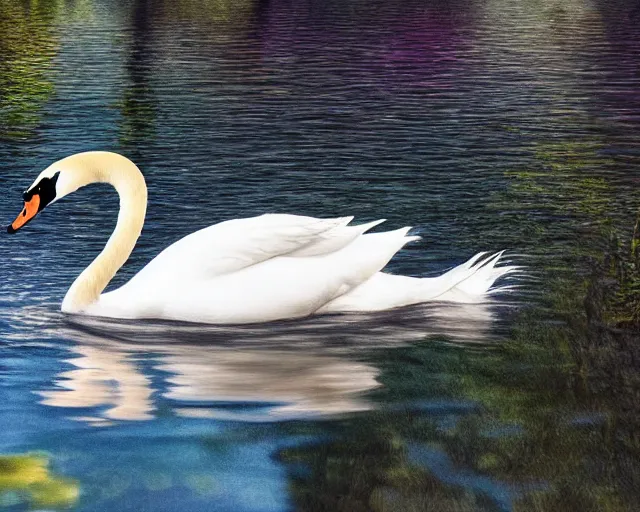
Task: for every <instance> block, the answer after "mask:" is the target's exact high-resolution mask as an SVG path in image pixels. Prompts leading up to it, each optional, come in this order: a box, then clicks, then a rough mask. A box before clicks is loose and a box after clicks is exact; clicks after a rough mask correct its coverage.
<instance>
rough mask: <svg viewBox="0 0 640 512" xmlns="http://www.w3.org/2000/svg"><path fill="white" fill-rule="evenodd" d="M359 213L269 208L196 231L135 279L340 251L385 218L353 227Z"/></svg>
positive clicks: (200, 274)
mask: <svg viewBox="0 0 640 512" xmlns="http://www.w3.org/2000/svg"><path fill="white" fill-rule="evenodd" d="M352 219H353V217H340V218H333V219H317V218H314V217H304V216H299V215H286V214H266V215H261V216H260V217H252V218H247V219H234V220H229V221H226V222H221V223H220V224H215V225H213V226H210V227H208V228H205V229H201V230H200V231H196V232H195V233H192V234H190V235H188V236H186V237H184V238H182V239H181V240H178V241H177V242H176V243H174V244H173V245H171V246H169V247H168V248H166V249H165V250H164V251H162V252H161V253H160V254H159V255H158V256H157V257H156V258H154V259H153V260H152V261H151V262H150V263H149V264H148V265H147V266H146V267H145V268H143V269H142V270H141V271H140V272H139V273H138V274H137V275H136V276H135V277H134V278H133V279H132V280H131V281H130V284H132V285H133V284H142V285H144V286H147V287H148V286H150V285H153V286H154V287H156V286H157V285H159V284H162V283H172V282H175V281H176V280H180V281H184V280H198V281H200V280H203V279H209V278H212V277H216V276H220V275H223V274H227V273H230V272H236V271H238V270H240V269H243V268H246V267H249V266H251V265H255V264H257V263H261V262H263V261H266V260H269V259H271V258H275V257H277V256H285V255H290V256H295V257H305V256H316V255H319V254H327V253H330V252H334V251H337V250H339V249H341V248H343V247H345V246H346V245H348V244H349V243H351V242H352V241H353V240H354V239H355V238H357V237H358V236H360V234H362V233H363V232H364V231H366V230H367V229H369V228H371V227H373V225H375V224H377V223H379V222H380V221H376V222H375V223H369V224H365V225H362V226H353V227H351V226H350V227H347V224H348V223H349V222H351V220H352Z"/></svg>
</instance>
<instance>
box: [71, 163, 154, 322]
mask: <svg viewBox="0 0 640 512" xmlns="http://www.w3.org/2000/svg"><path fill="white" fill-rule="evenodd" d="M60 164H61V165H62V166H63V169H65V170H66V171H68V172H70V174H72V175H73V176H74V179H75V180H76V182H77V183H76V184H77V185H78V186H77V188H80V187H82V186H84V185H88V184H90V183H110V184H111V185H113V187H114V188H115V189H116V191H117V192H118V195H119V196H120V212H119V213H118V222H117V224H116V228H115V230H114V231H113V234H112V235H111V237H110V238H109V241H108V242H107V245H106V246H105V248H104V249H103V250H102V252H101V253H100V254H99V255H98V257H97V258H96V259H95V260H94V261H93V262H92V263H91V264H90V265H89V266H88V267H87V268H86V269H85V270H84V271H83V272H82V273H81V274H80V276H78V278H77V279H76V280H75V281H74V283H73V285H71V288H69V291H68V292H67V294H66V296H65V298H64V301H63V302H62V311H64V312H67V313H74V312H80V311H83V310H86V309H87V308H88V307H89V306H91V305H92V304H93V303H95V302H96V301H97V300H98V298H99V297H100V294H101V293H102V292H103V290H104V289H105V288H106V287H107V285H108V284H109V281H111V279H112V278H113V276H115V274H116V272H117V271H118V270H119V269H120V267H122V265H124V264H125V262H126V261H127V259H128V258H129V255H130V254H131V252H132V251H133V248H134V247H135V245H136V241H137V240H138V237H139V236H140V233H141V232H142V226H143V224H144V218H145V214H146V211H147V186H146V184H145V181H144V177H143V176H142V173H141V172H140V170H139V169H138V167H136V165H135V164H134V163H133V162H131V161H130V160H129V159H127V158H125V157H123V156H120V155H117V154H115V153H104V152H90V153H82V154H80V155H75V157H69V159H65V160H62V161H61V162H60Z"/></svg>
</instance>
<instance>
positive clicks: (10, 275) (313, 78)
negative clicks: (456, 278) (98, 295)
mask: <svg viewBox="0 0 640 512" xmlns="http://www.w3.org/2000/svg"><path fill="white" fill-rule="evenodd" d="M639 27H640V7H639V6H638V4H637V2H634V1H632V0H628V1H622V0H621V1H597V0H594V1H591V2H590V1H586V0H585V1H582V0H570V1H553V0H540V1H522V2H507V1H501V0H485V1H482V0H478V1H474V0H457V1H453V2H445V1H440V0H436V1H413V0H410V1H395V0H385V1H384V2H383V1H378V0H375V1H373V2H372V1H367V2H365V1H360V0H343V1H334V0H318V1H302V2H293V1H280V0H264V1H259V0H255V1H248V0H237V1H233V2H232V1H228V0H219V1H198V0H177V1H161V0H158V1H153V0H147V1H145V0H136V1H132V2H125V1H92V0H75V1H61V0H59V1H55V0H41V1H39V2H28V1H23V2H20V1H10V0H0V184H1V187H0V194H1V196H2V201H1V202H0V219H4V220H3V222H5V223H8V222H10V221H11V220H13V218H14V217H15V215H16V214H17V213H18V212H19V210H20V209H21V196H20V193H21V191H22V190H24V189H25V188H26V187H27V186H28V185H30V184H31V182H32V180H33V179H34V178H35V177H36V176H37V174H38V173H39V172H40V170H41V169H43V168H44V167H46V166H48V165H49V164H50V163H51V162H53V161H55V160H57V159H59V158H62V157H64V156H66V155H68V154H72V153H76V152H80V151H85V150H92V149H104V150H112V151H117V152H121V153H123V154H125V155H127V156H129V157H130V158H132V159H133V160H134V161H135V162H136V163H137V164H138V165H139V166H140V168H141V169H142V170H143V172H144V173H145V176H146V178H147V182H148V184H149V195H150V205H149V213H148V217H147V224H146V226H145V230H144V233H143V236H142V238H141V239H140V242H139V245H138V247H137V248H136V250H135V252H134V253H133V255H132V257H131V259H130V260H129V262H128V264H127V266H126V267H125V268H124V269H123V270H122V271H121V273H120V274H119V275H118V276H117V278H116V280H115V281H114V285H117V284H122V283H123V282H125V281H126V279H127V278H128V277H130V276H132V275H133V274H134V273H135V272H136V271H137V270H138V269H140V268H141V267H142V266H143V265H144V264H145V263H146V262H147V261H148V260H149V259H150V258H151V257H153V255H155V254H157V253H158V252H159V251H160V250H161V249H162V248H164V247H166V246H167V245H168V244H170V243H171V242H173V241H175V240H177V239H179V238H180V237H182V236H184V235H186V234H188V233H190V232H192V231H194V230H196V229H198V228H201V227H204V226H207V225H210V224H212V223H215V222H219V221H222V220H225V219H229V218H234V217H241V216H252V215H257V214H261V213H265V212H286V213H297V214H305V215H317V216H336V215H355V216H356V217H357V218H359V219H361V220H363V221H364V220H372V219H376V218H380V217H384V218H387V219H388V222H387V225H388V226H389V227H393V228H396V227H401V226H404V225H407V224H408V225H413V226H415V228H416V231H417V232H418V233H419V234H421V235H422V236H423V241H422V242H420V243H417V244H412V245H411V246H409V247H407V248H406V249H405V250H404V251H403V252H402V253H401V254H400V255H398V257H397V258H396V259H394V261H393V262H392V264H391V266H390V269H391V270H392V271H394V272H401V273H405V274H409V275H421V276H424V275H432V274H434V273H438V272H440V271H442V270H443V269H446V268H448V267H450V266H452V265H454V264H457V263H460V262H462V261H463V260H464V259H465V258H468V257H470V256H471V255H473V254H474V253H475V252H477V251H479V250H500V249H508V250H509V251H510V252H511V254H512V257H513V259H515V260H516V261H518V262H519V263H521V264H526V265H528V267H529V278H528V279H525V280H523V281H522V283H521V284H523V285H524V286H523V288H522V290H520V291H519V292H518V293H516V294H512V295H510V296H509V297H508V300H506V299H503V300H501V301H500V302H499V303H498V304H493V305H480V306H474V307H469V306H455V307H454V306H451V305H441V304H438V305H431V306H423V307H417V308H411V309H408V310H404V311H396V312H391V313H386V314H381V315H376V316H374V317H368V316H349V317H338V318H335V317H333V318H320V319H315V320H309V321H303V322H284V323H281V324H277V325H270V326H251V327H243V328H225V329H222V328H213V327H207V328H204V327H201V326H180V325H170V324H149V325H139V324H130V323H116V322H100V323H87V322H81V323H79V322H78V321H76V320H73V319H69V318H65V317H63V316H62V315H61V314H60V313H59V312H58V309H59V304H60V302H61V300H62V298H63V296H64V293H65V291H66V289H67V287H68V286H69V285H70V284H71V282H72V281H73V279H74V278H75V277H76V275H77V274H78V273H79V272H80V270H81V269H82V268H84V266H86V265H87V264H88V263H89V262H90V261H91V259H92V258H93V257H94V256H95V255H96V254H97V253H98V252H99V251H100V249H101V247H102V246H103V244H104V243H105V241H106V239H107V237H108V235H109V233H110V230H111V229H112V227H113V225H114V223H115V216H116V210H117V198H116V197H114V194H113V193H112V192H111V191H110V190H109V189H108V188H104V187H100V186H94V187H91V188H87V189H84V190H82V191H80V192H78V193H77V194H75V195H74V196H73V197H72V198H70V199H68V200H65V201H63V202H60V203H59V204H56V205H55V207H52V208H51V209H50V210H47V211H46V212H45V213H43V214H42V215H41V216H40V217H39V219H38V220H37V221H35V222H34V223H32V224H30V225H29V227H28V228H26V229H25V230H24V231H23V232H21V233H20V234H19V235H17V236H14V237H11V238H9V237H2V238H0V278H1V285H0V431H1V432H2V435H1V436H0V453H2V454H21V457H20V458H15V457H14V458H4V459H0V508H2V509H5V508H6V509H7V510H12V511H14V510H15V511H17V510H27V509H34V508H35V509H47V510H50V509H62V508H72V509H74V510H86V511H89V510H96V511H97V510H100V511H107V510H118V511H125V510H131V511H141V510H150V511H151V510H152V511H174V510H176V511H177V510H193V511H197V510H203V511H204V510H207V511H211V510H220V511H233V512H242V511H280V510H326V511H338V510H344V511H360V510H375V511H382V510H396V511H413V510H435V511H448V510H465V511H466V510H581V511H582V510H633V509H634V508H635V505H637V496H638V486H637V484H638V482H639V480H638V477H637V474H636V473H634V471H635V470H634V467H635V466H634V465H633V464H634V463H633V461H634V460H638V459H637V457H638V454H639V451H638V446H640V444H638V440H637V438H636V441H632V442H629V443H627V442H626V441H624V440H622V441H620V439H619V436H618V435H617V433H618V430H616V429H617V428H618V426H619V425H620V424H621V421H622V420H621V419H620V418H622V419H624V418H625V416H624V415H622V416H621V415H620V414H619V403H618V399H619V398H620V395H615V394H614V393H611V392H610V391H608V390H609V389H612V388H610V387H607V386H606V384H607V382H604V383H603V384H602V389H604V391H599V392H596V391H594V390H593V389H592V387H590V385H589V384H585V382H583V381H581V380H580V378H579V375H578V373H579V372H578V373H576V371H575V370H574V366H573V360H572V359H571V357H570V355H571V350H570V348H569V349H567V346H569V347H571V340H572V339H574V338H575V339H577V338H578V337H579V336H580V333H579V332H578V330H577V328H576V329H574V328H572V327H571V326H572V325H573V324H572V323H571V322H569V323H568V325H569V328H568V330H567V329H565V330H564V331H563V334H562V335H561V336H560V335H558V337H557V338H555V337H554V336H556V335H555V334H553V333H554V332H555V331H553V329H554V328H555V327H554V326H556V325H557V324H558V323H559V322H560V320H558V318H557V317H556V313H557V311H555V309H554V307H550V306H549V302H548V301H546V299H547V298H548V294H549V293H550V292H549V290H550V289H552V288H553V287H552V283H553V282H556V280H558V279H562V280H563V281H562V282H563V283H564V285H563V293H567V296H568V297H569V298H568V299H566V300H564V301H563V299H562V298H560V299H558V300H557V301H556V302H555V304H556V305H557V304H564V303H567V302H570V301H571V300H572V299H571V297H573V295H572V294H571V291H572V290H573V288H574V287H575V288H579V287H580V286H582V284H581V283H582V281H581V279H582V277H581V276H583V275H585V273H586V270H585V268H583V267H580V266H579V265H580V261H581V260H580V255H581V254H583V253H584V252H585V251H586V250H587V249H588V246H589V245H590V244H591V242H590V241H591V240H593V238H592V236H593V235H594V234H595V233H596V232H597V227H598V226H599V223H600V222H602V221H603V219H605V218H611V219H613V222H614V223H616V222H619V223H624V220H625V219H628V218H630V215H632V214H633V212H634V211H635V210H636V209H637V205H638V193H637V189H638V184H639V183H640V168H639V163H640V149H639V148H640V28H639ZM574 314H575V315H576V317H580V313H579V308H577V309H576V310H575V312H574ZM572 329H573V330H572ZM567 333H568V334H567ZM567 340H569V341H568V342H567ZM567 343H569V345H567ZM605 381H606V379H605ZM616 389H620V388H616ZM623 389H624V388H623ZM627 419H628V418H627ZM625 439H626V438H625ZM625 443H626V444H625ZM634 443H635V444H634ZM47 464H48V466H47Z"/></svg>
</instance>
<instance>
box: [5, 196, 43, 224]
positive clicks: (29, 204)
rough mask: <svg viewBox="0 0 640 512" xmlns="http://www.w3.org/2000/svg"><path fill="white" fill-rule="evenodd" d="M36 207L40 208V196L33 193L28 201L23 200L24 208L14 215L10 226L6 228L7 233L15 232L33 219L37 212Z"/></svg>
mask: <svg viewBox="0 0 640 512" xmlns="http://www.w3.org/2000/svg"><path fill="white" fill-rule="evenodd" d="M38 208H40V196H39V195H38V194H33V196H32V197H31V199H30V200H29V201H25V203H24V210H22V212H21V213H20V215H18V217H16V220H14V221H13V223H12V224H11V226H9V227H8V228H7V231H8V232H9V233H15V232H16V231H18V230H19V229H20V228H21V227H22V226H24V225H25V224H26V223H27V222H29V221H30V220H31V219H33V218H34V217H35V216H36V215H37V214H38Z"/></svg>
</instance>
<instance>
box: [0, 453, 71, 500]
mask: <svg viewBox="0 0 640 512" xmlns="http://www.w3.org/2000/svg"><path fill="white" fill-rule="evenodd" d="M48 465H49V460H48V459H47V457H45V456H43V455H39V454H19V455H0V507H4V506H12V505H17V504H20V503H26V504H28V505H29V506H30V507H32V508H48V509H61V508H69V507H71V506H73V505H74V504H75V503H76V501H77V500H78V496H79V492H80V487H79V485H78V482H76V481H75V480H71V479H68V478H62V477H59V476H56V475H54V474H52V473H51V471H50V469H49V467H48Z"/></svg>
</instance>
